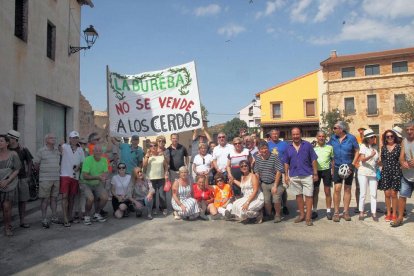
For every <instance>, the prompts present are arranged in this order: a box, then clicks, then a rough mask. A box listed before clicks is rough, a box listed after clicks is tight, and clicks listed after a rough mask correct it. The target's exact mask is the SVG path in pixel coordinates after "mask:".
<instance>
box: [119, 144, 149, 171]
mask: <svg viewBox="0 0 414 276" xmlns="http://www.w3.org/2000/svg"><path fill="white" fill-rule="evenodd" d="M119 149H120V151H121V162H123V163H125V164H126V166H127V169H126V172H127V173H128V174H131V173H132V170H133V169H134V168H135V167H137V166H138V165H140V164H141V163H142V159H144V151H143V150H142V148H141V147H140V146H138V147H137V148H135V149H133V148H132V147H131V145H130V144H126V143H121V144H119Z"/></svg>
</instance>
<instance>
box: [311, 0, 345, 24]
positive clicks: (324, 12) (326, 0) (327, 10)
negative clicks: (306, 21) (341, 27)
mask: <svg viewBox="0 0 414 276" xmlns="http://www.w3.org/2000/svg"><path fill="white" fill-rule="evenodd" d="M339 3H340V0H319V6H318V13H317V14H316V16H315V18H314V19H313V21H314V22H323V21H325V20H326V18H327V17H328V16H329V15H330V14H332V13H333V12H334V10H335V7H336V6H337V5H338V4H339Z"/></svg>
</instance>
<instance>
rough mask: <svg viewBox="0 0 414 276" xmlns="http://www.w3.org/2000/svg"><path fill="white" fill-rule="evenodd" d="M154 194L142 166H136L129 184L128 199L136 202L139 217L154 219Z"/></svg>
mask: <svg viewBox="0 0 414 276" xmlns="http://www.w3.org/2000/svg"><path fill="white" fill-rule="evenodd" d="M154 194H155V190H154V188H153V187H152V183H151V181H150V180H149V179H147V178H146V177H145V175H144V173H143V172H142V169H141V168H140V167H135V168H134V169H133V171H132V177H131V181H130V183H129V186H128V199H129V200H130V201H131V202H132V203H133V204H134V206H135V211H136V216H137V217H141V216H142V217H145V218H147V219H149V220H151V219H152V215H151V211H152V205H153V198H154Z"/></svg>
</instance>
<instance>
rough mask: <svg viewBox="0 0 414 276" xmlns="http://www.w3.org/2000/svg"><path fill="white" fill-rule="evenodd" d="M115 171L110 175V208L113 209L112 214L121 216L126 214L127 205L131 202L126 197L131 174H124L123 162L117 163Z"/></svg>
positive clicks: (124, 166) (124, 165)
mask: <svg viewBox="0 0 414 276" xmlns="http://www.w3.org/2000/svg"><path fill="white" fill-rule="evenodd" d="M117 171H118V173H117V174H115V175H114V176H112V179H111V193H112V208H113V209H114V216H115V217H116V218H122V217H124V216H128V207H129V205H130V203H131V202H130V200H129V199H128V197H127V192H128V185H129V182H130V180H131V176H130V175H129V174H126V164H125V163H119V164H118V167H117Z"/></svg>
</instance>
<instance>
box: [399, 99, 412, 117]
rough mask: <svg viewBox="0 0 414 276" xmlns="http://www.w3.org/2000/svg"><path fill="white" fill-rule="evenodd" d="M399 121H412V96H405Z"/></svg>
mask: <svg viewBox="0 0 414 276" xmlns="http://www.w3.org/2000/svg"><path fill="white" fill-rule="evenodd" d="M400 120H401V123H408V122H411V121H414V96H412V95H407V96H406V99H405V101H404V103H403V104H402V106H401V114H400Z"/></svg>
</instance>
